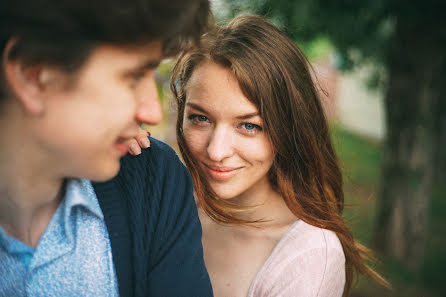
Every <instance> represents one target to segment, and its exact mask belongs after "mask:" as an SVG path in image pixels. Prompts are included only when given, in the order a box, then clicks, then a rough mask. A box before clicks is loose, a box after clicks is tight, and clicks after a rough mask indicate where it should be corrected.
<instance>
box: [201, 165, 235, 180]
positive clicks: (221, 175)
mask: <svg viewBox="0 0 446 297" xmlns="http://www.w3.org/2000/svg"><path fill="white" fill-rule="evenodd" d="M205 169H206V171H207V173H208V175H209V176H210V177H211V178H212V179H214V180H218V181H225V180H228V179H230V178H231V177H233V176H234V175H236V174H237V172H238V171H239V170H240V169H241V167H218V166H209V165H206V164H205Z"/></svg>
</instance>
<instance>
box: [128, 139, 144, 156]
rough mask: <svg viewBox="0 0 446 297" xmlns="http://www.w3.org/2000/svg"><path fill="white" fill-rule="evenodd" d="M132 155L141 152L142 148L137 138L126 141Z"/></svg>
mask: <svg viewBox="0 0 446 297" xmlns="http://www.w3.org/2000/svg"><path fill="white" fill-rule="evenodd" d="M126 145H127V148H128V150H129V153H130V155H133V156H136V155H139V154H141V148H140V147H139V144H138V142H137V141H136V140H135V139H130V140H128V141H127V142H126Z"/></svg>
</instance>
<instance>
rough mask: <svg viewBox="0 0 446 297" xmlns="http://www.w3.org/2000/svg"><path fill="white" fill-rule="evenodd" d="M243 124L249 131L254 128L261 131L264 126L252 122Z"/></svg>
mask: <svg viewBox="0 0 446 297" xmlns="http://www.w3.org/2000/svg"><path fill="white" fill-rule="evenodd" d="M241 126H242V128H243V129H246V130H249V131H252V130H259V131H261V130H262V128H261V127H260V126H258V125H256V124H252V123H243V124H241Z"/></svg>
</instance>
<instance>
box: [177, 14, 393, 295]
mask: <svg viewBox="0 0 446 297" xmlns="http://www.w3.org/2000/svg"><path fill="white" fill-rule="evenodd" d="M201 45H202V46H201V47H199V48H193V49H190V50H188V51H187V52H185V53H183V54H182V56H181V57H180V59H179V61H178V63H177V64H176V66H175V68H174V72H173V76H172V81H171V82H172V83H171V87H172V90H173V93H174V95H175V98H176V100H177V104H178V121H177V137H178V144H179V147H180V150H181V154H182V155H183V158H184V161H185V163H186V165H187V167H188V169H189V170H190V172H191V175H192V178H193V181H194V186H195V192H196V197H197V204H198V209H199V215H200V219H201V222H202V226H203V239H202V241H203V247H204V257H205V262H206V266H207V269H208V272H209V275H210V277H211V282H212V285H213V289H214V294H215V296H217V297H227V296H239V297H244V296H256V297H259V296H269V297H271V296H286V297H288V296H299V297H313V296H320V297H326V296H339V297H340V296H348V294H349V292H350V289H351V287H352V284H353V281H354V278H355V276H356V275H357V274H366V275H368V276H370V277H371V278H373V279H374V280H377V281H378V282H380V283H382V284H386V283H385V281H384V280H383V279H382V278H381V277H380V276H379V275H378V274H377V273H376V272H374V271H373V270H372V269H371V268H370V267H369V266H368V265H367V264H366V262H364V259H371V256H370V253H369V252H368V250H367V249H366V248H364V247H363V246H361V245H360V244H359V243H357V242H356V241H355V240H354V239H353V237H352V235H351V233H350V231H349V230H348V228H347V226H346V224H345V223H344V221H343V219H342V216H341V212H342V209H343V199H344V197H343V189H342V174H341V171H340V169H339V166H338V163H337V159H336V155H335V152H334V150H333V146H332V143H331V140H330V135H329V131H328V127H327V122H326V119H325V117H324V113H323V110H322V107H321V103H320V99H319V97H318V92H317V90H316V87H315V84H314V82H313V79H312V77H311V74H310V70H309V65H308V62H307V60H306V58H305V57H304V55H303V54H302V52H301V51H300V50H299V49H298V47H297V46H296V45H295V44H294V43H293V41H291V40H290V39H289V38H288V37H287V36H286V35H284V34H283V33H282V32H281V31H279V30H278V29H277V28H276V27H275V26H273V25H271V24H269V23H268V22H266V21H265V20H263V19H262V18H260V17H255V16H245V17H238V18H236V19H234V20H233V21H232V22H230V23H229V24H228V25H227V26H225V27H221V28H217V29H216V30H215V31H214V32H212V33H208V34H206V35H205V36H204V37H203V38H202V44H201Z"/></svg>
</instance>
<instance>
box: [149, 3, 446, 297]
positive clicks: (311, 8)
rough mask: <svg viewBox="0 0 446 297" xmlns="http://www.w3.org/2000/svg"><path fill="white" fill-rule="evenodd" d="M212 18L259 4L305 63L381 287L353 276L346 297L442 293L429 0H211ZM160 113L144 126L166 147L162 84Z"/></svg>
mask: <svg viewBox="0 0 446 297" xmlns="http://www.w3.org/2000/svg"><path fill="white" fill-rule="evenodd" d="M211 3H212V9H213V12H214V14H215V17H216V20H217V21H218V22H219V23H222V24H224V23H226V22H227V21H228V20H229V19H231V18H232V17H233V16H236V15H239V14H249V13H254V14H260V15H263V16H265V17H267V18H268V19H270V20H271V21H272V22H273V23H275V24H276V25H277V26H279V27H280V28H281V29H282V30H284V31H285V32H286V33H287V34H288V36H290V37H291V38H292V39H293V40H294V41H295V42H296V43H297V44H298V45H299V46H300V47H301V48H302V49H303V51H304V52H305V54H306V55H307V57H308V58H309V59H310V62H311V63H312V65H313V68H314V73H315V78H316V79H317V81H318V83H319V88H320V90H321V98H322V100H323V104H324V108H325V111H326V114H327V117H328V119H329V122H330V126H331V131H332V136H333V141H334V143H335V146H336V150H337V153H338V156H339V159H340V162H341V166H342V168H343V172H344V186H345V196H346V197H345V200H346V207H345V211H344V217H345V219H346V221H347V222H348V224H349V226H350V227H351V230H352V231H353V234H354V236H355V238H356V239H358V240H359V241H360V242H361V243H363V244H366V245H367V246H369V247H371V248H373V249H374V251H375V252H376V254H377V257H378V258H379V259H380V261H381V262H382V264H381V265H378V266H376V267H375V268H376V269H377V270H378V271H379V272H380V273H382V275H384V276H385V277H386V278H387V279H388V280H389V281H390V282H391V284H392V285H393V287H394V291H389V290H386V289H384V288H382V287H379V286H378V285H376V284H374V283H372V282H370V281H368V280H367V279H363V278H361V279H360V280H359V283H358V285H357V287H356V289H355V290H354V291H353V293H352V295H351V296H364V297H369V296H370V297H372V296H404V297H412V296H413V297H415V296H417V297H420V296H422V297H430V296H446V272H445V271H444V270H445V269H446V252H445V248H446V236H445V234H444V233H445V232H446V216H445V214H446V199H445V198H446V197H445V196H446V149H445V147H446V101H445V100H446V18H445V17H444V13H443V10H441V9H440V1H435V0H424V1H415V0H407V1H397V0H387V1H386V0H362V1H353V0H351V1H347V0H344V1H340V0H332V1H321V0H211ZM172 65H173V61H165V62H164V63H163V64H162V65H161V67H160V69H159V70H158V73H157V79H158V91H159V94H160V97H161V98H162V102H163V108H164V115H165V117H164V119H163V122H162V124H161V125H158V126H156V127H146V128H147V129H148V130H150V131H151V133H152V135H153V136H154V137H157V138H159V139H162V140H164V141H165V142H168V143H169V144H170V145H172V146H173V147H174V148H176V147H177V145H176V138H175V126H174V125H175V121H176V115H175V105H174V103H173V100H172V96H171V94H170V90H169V75H170V70H171V67H172Z"/></svg>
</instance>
